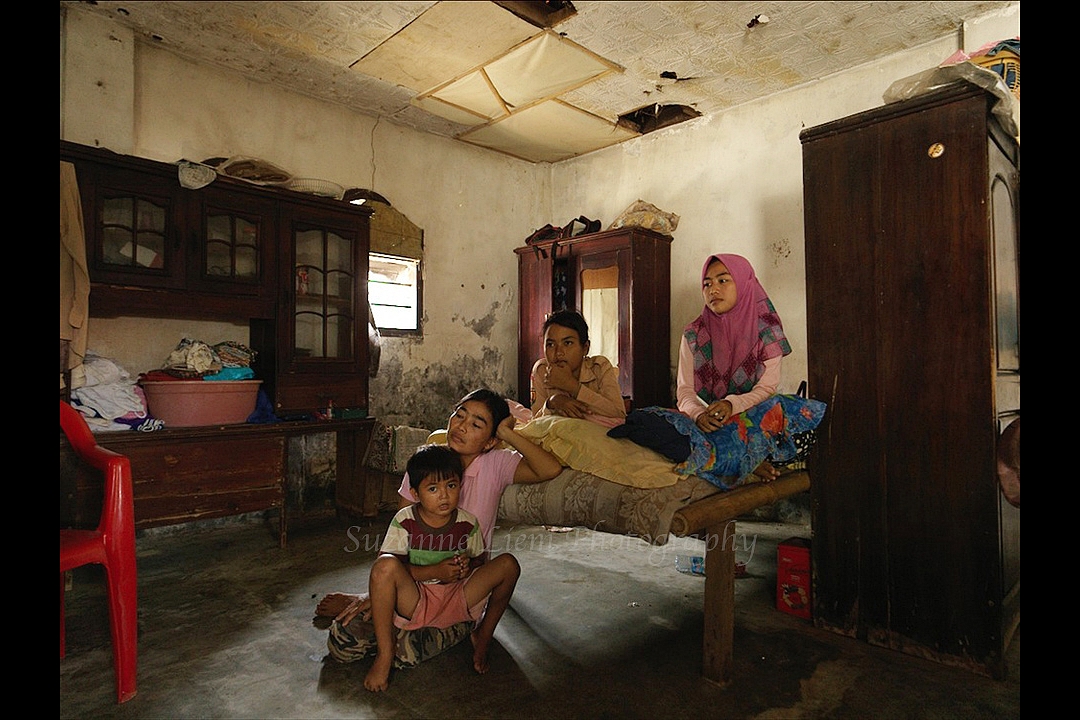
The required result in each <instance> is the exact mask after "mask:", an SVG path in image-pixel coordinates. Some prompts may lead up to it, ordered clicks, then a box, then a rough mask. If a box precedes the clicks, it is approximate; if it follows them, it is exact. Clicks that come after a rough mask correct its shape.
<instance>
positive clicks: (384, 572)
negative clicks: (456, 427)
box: [328, 445, 521, 692]
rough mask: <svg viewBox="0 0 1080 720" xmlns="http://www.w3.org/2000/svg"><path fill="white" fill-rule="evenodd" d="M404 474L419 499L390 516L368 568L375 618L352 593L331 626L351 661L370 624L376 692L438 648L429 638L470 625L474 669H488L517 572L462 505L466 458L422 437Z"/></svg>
mask: <svg viewBox="0 0 1080 720" xmlns="http://www.w3.org/2000/svg"><path fill="white" fill-rule="evenodd" d="M406 472H407V473H408V477H409V482H410V489H411V492H412V495H413V498H414V500H415V502H414V503H413V504H412V505H409V506H408V507H405V508H402V509H401V510H399V511H398V512H397V513H396V514H395V515H394V518H393V520H391V522H390V526H389V528H388V529H387V532H386V538H385V539H384V540H383V543H382V546H381V547H380V549H379V553H380V554H379V557H378V558H377V559H376V560H375V562H374V563H373V564H372V566H371V574H370V579H369V585H368V592H369V594H370V597H371V614H370V623H368V622H367V621H366V618H364V617H360V618H357V614H358V613H359V612H360V606H359V602H358V601H356V602H354V603H353V604H352V608H345V609H343V610H342V612H341V613H340V614H338V615H337V617H336V618H335V620H334V622H333V624H332V625H331V628H330V633H331V635H330V640H329V642H328V646H329V648H330V651H331V654H332V655H333V656H334V657H335V659H338V660H342V661H346V662H348V661H352V660H356V659H359V658H360V657H363V656H365V655H367V654H369V652H370V646H371V641H370V634H371V630H373V631H374V636H375V646H376V651H375V660H374V663H373V664H372V667H371V669H370V670H368V673H367V676H366V677H365V678H364V687H366V688H367V689H368V690H370V691H372V692H379V691H382V690H385V689H386V688H387V686H388V684H389V678H390V669H391V668H392V667H393V666H394V665H395V664H396V665H398V666H408V665H410V664H415V662H419V660H420V659H422V658H423V657H425V656H427V657H430V656H431V655H432V654H434V653H433V652H431V650H432V648H430V647H425V645H426V644H430V643H438V644H440V645H441V644H445V643H447V638H445V632H446V631H447V630H448V629H454V630H456V631H457V632H461V633H464V632H468V631H469V629H471V634H470V637H471V640H472V644H473V658H472V661H473V669H474V670H476V672H478V673H484V672H487V669H488V660H487V653H488V647H489V645H490V643H491V639H492V637H493V635H494V633H495V627H496V625H498V623H499V620H500V619H501V618H502V615H503V613H504V612H505V611H506V608H507V607H508V606H509V604H510V598H511V597H512V596H513V593H514V588H515V586H516V585H517V580H518V577H519V575H520V574H521V568H520V566H519V565H518V562H517V559H516V558H515V557H514V556H513V555H511V554H509V553H502V554H500V555H498V556H496V557H494V558H489V557H488V556H487V555H486V554H485V552H484V537H483V533H482V532H481V529H480V523H479V521H478V520H477V519H476V516H474V515H473V514H472V513H470V512H468V511H466V510H464V509H462V508H459V507H458V500H459V497H460V493H461V482H462V465H461V458H460V457H459V456H458V454H457V453H455V452H454V451H453V450H451V449H450V448H449V447H446V446H444V445H424V446H422V447H420V448H419V449H418V450H417V451H416V453H415V454H414V455H413V456H412V457H411V458H410V459H409V462H408V465H407V467H406ZM350 609H351V610H352V611H351V612H350ZM470 623H475V627H473V626H472V625H471V624H470ZM402 630H410V631H413V632H407V633H406V632H400V631H402ZM425 630H430V631H431V632H430V633H428V634H427V635H425V633H424V632H423V631H425ZM452 644H454V643H453V642H449V643H448V645H447V646H449V645H452ZM402 645H405V647H402ZM410 658H412V660H413V662H410V661H409V660H410Z"/></svg>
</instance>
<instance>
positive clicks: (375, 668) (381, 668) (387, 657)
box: [364, 653, 394, 692]
mask: <svg viewBox="0 0 1080 720" xmlns="http://www.w3.org/2000/svg"><path fill="white" fill-rule="evenodd" d="M393 662H394V656H393V655H392V654H383V653H378V654H377V655H375V662H374V664H372V666H371V669H370V670H368V672H367V675H366V676H365V677H364V687H366V688H367V689H368V690H370V691H371V692H382V691H383V690H385V689H386V688H387V687H389V685H390V667H391V666H392V665H393Z"/></svg>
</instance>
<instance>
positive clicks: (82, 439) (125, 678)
mask: <svg viewBox="0 0 1080 720" xmlns="http://www.w3.org/2000/svg"><path fill="white" fill-rule="evenodd" d="M60 429H61V430H63V431H64V434H65V435H66V436H67V439H68V442H70V443H71V447H72V449H73V450H74V451H75V454H76V455H77V456H78V457H79V459H80V460H81V461H82V462H84V463H87V464H89V465H90V466H91V467H93V468H96V469H97V470H99V471H101V472H102V473H103V474H104V476H105V488H104V489H105V499H104V502H103V504H102V510H101V520H100V522H99V523H98V527H97V529H96V530H66V529H61V530H60V658H61V659H63V657H64V655H65V651H66V646H65V642H64V573H66V572H67V571H68V570H73V569H74V568H77V567H81V566H83V565H89V564H91V563H97V564H100V565H104V566H105V574H106V577H107V580H108V586H109V618H110V623H111V626H112V644H113V669H114V671H115V673H116V701H117V702H118V703H122V702H127V701H128V700H130V699H131V698H133V697H135V661H136V645H137V642H138V606H137V604H136V570H135V505H134V501H133V499H132V484H131V462H130V461H129V460H128V458H126V457H125V456H123V455H120V454H118V453H115V452H113V451H112V450H108V449H106V448H103V447H101V446H100V445H98V444H97V441H96V440H95V439H94V435H93V433H92V432H91V431H90V426H89V425H87V424H86V419H85V418H83V416H82V414H81V413H80V412H79V411H78V410H76V409H75V408H73V407H71V406H70V405H68V404H67V403H66V402H64V401H63V400H61V401H60Z"/></svg>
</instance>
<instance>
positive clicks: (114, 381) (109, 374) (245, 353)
mask: <svg viewBox="0 0 1080 720" xmlns="http://www.w3.org/2000/svg"><path fill="white" fill-rule="evenodd" d="M254 359H255V351H254V350H252V349H251V348H249V347H247V346H246V345H243V344H241V343H238V342H234V341H232V340H226V341H225V342H220V343H218V344H217V345H212V346H211V345H208V344H207V343H204V342H202V341H200V340H193V339H191V338H184V339H183V340H181V341H180V344H179V345H177V346H176V349H175V350H173V351H172V352H171V353H169V357H168V359H166V361H165V363H164V365H163V366H162V367H161V369H160V370H151V371H150V372H146V373H142V374H141V375H139V378H138V380H139V381H141V380H195V379H200V378H201V379H203V380H251V379H252V378H254V377H255V373H254V371H253V370H252V369H251V363H252V361H253V360H254ZM83 367H84V369H85V373H86V380H85V382H84V383H83V384H82V385H81V386H80V387H78V388H73V389H72V391H71V405H72V406H73V407H74V408H75V409H76V410H78V411H79V412H81V413H82V414H83V415H84V416H85V417H86V422H87V424H88V425H90V429H91V430H93V431H94V432H100V431H112V430H138V431H139V432H151V431H154V430H161V429H162V428H163V427H165V424H164V423H163V422H162V421H161V420H158V419H157V418H154V417H153V416H151V415H150V411H149V407H148V405H147V402H146V394H145V393H144V392H143V389H142V388H141V387H140V386H139V385H138V381H136V380H134V379H132V377H131V374H130V373H129V372H128V371H127V370H125V369H124V368H123V367H121V366H120V365H119V364H117V363H116V362H115V361H113V360H110V359H109V358H106V357H102V356H100V355H98V354H96V353H95V352H93V351H92V350H88V351H87V353H86V359H85V361H84V362H83ZM261 393H262V391H260V394H261ZM260 400H264V398H262V397H261V398H260ZM265 402H268V401H265V400H264V404H265Z"/></svg>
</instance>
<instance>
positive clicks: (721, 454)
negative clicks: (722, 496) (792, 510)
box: [635, 395, 825, 490]
mask: <svg viewBox="0 0 1080 720" xmlns="http://www.w3.org/2000/svg"><path fill="white" fill-rule="evenodd" d="M635 412H642V413H648V414H651V415H656V416H658V417H661V418H663V419H664V420H666V421H667V422H668V423H670V424H671V426H672V427H674V428H675V430H677V431H678V432H679V433H680V434H681V435H684V436H686V437H688V438H689V440H690V455H689V457H687V458H686V459H685V460H684V461H683V462H680V463H679V464H677V465H676V466H675V472H677V473H678V474H680V475H697V476H699V477H701V478H704V479H705V480H708V481H709V482H710V483H712V484H713V485H716V486H717V487H719V488H722V489H724V490H730V489H732V488H734V487H737V486H739V485H741V484H742V483H743V481H744V479H745V478H746V477H747V476H748V475H750V473H752V472H753V471H754V470H755V469H756V468H757V466H758V465H760V464H761V463H762V462H764V461H765V460H769V461H770V462H772V463H773V464H777V465H779V464H783V463H787V462H791V461H793V460H795V459H796V457H797V456H798V455H799V453H800V450H801V449H802V448H801V447H800V446H799V445H798V444H797V440H798V439H799V437H800V436H805V434H806V433H808V432H810V431H812V430H813V429H814V428H816V427H817V426H818V424H819V423H820V422H821V419H822V418H823V417H824V416H825V403H823V402H821V401H820V400H808V399H806V398H801V397H799V396H797V395H774V396H773V397H771V398H769V399H768V400H765V401H763V402H760V403H758V404H757V405H755V406H754V407H752V408H750V409H749V410H747V411H746V412H744V413H741V414H739V415H735V416H733V417H732V418H731V419H730V420H728V421H727V422H726V423H724V424H723V425H722V426H721V427H720V428H719V429H717V430H714V431H713V432H711V433H705V432H702V431H701V429H700V428H698V426H697V425H696V424H695V423H694V421H693V420H691V419H690V418H689V417H687V416H686V415H683V414H682V413H681V412H679V411H677V410H672V409H669V408H661V407H646V408H641V409H640V410H637V411H635Z"/></svg>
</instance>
